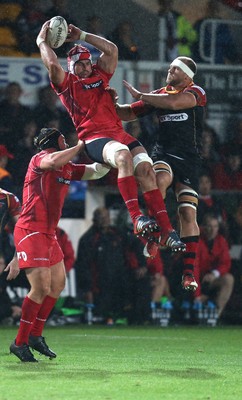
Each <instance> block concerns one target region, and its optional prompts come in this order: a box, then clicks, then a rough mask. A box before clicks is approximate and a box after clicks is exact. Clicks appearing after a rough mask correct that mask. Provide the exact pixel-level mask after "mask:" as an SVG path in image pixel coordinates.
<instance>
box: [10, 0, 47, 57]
mask: <svg viewBox="0 0 242 400" xmlns="http://www.w3.org/2000/svg"><path fill="white" fill-rule="evenodd" d="M42 8H43V4H42V2H40V1H39V0H25V2H24V8H23V10H22V12H21V13H20V14H19V16H18V17H17V20H16V22H15V31H16V37H17V38H18V47H19V49H20V50H21V51H22V52H23V53H25V54H26V56H33V55H38V56H39V51H38V47H37V45H36V37H37V35H38V33H39V31H40V29H41V26H42V25H43V23H44V22H45V21H46V20H47V17H46V14H45V13H44V11H43V9H42Z"/></svg>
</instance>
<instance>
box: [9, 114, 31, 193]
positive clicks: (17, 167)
mask: <svg viewBox="0 0 242 400" xmlns="http://www.w3.org/2000/svg"><path fill="white" fill-rule="evenodd" d="M36 134H37V125H36V123H35V121H34V120H29V121H27V122H26V123H25V125H24V128H23V138H22V139H21V140H19V141H18V143H17V148H18V151H17V152H16V155H15V158H14V162H12V163H11V166H10V171H11V174H12V176H13V180H14V184H15V187H16V191H15V193H16V194H17V195H18V196H22V189H23V183H24V178H25V174H26V172H27V168H28V165H29V161H30V159H31V158H32V157H33V155H34V154H35V153H36V148H35V147H34V136H36Z"/></svg>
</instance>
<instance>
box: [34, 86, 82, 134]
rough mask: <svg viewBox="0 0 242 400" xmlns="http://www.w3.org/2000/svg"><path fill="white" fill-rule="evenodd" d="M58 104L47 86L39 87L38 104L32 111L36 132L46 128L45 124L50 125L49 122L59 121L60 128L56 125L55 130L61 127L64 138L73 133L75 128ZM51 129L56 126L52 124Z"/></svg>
mask: <svg viewBox="0 0 242 400" xmlns="http://www.w3.org/2000/svg"><path fill="white" fill-rule="evenodd" d="M58 103H59V99H58V96H57V94H56V93H55V92H54V90H52V88H51V87H50V86H49V85H47V86H43V87H41V88H40V89H39V91H38V103H37V104H36V105H35V107H34V109H33V119H34V120H35V122H36V124H37V129H38V130H40V129H41V128H42V127H43V126H45V127H47V123H48V124H49V125H51V124H50V121H58V120H59V124H60V126H59V125H58V127H57V128H56V129H59V128H60V127H61V131H62V132H63V134H64V135H65V136H66V135H67V134H71V133H72V132H75V128H74V126H73V123H72V120H71V118H70V116H69V115H68V113H67V112H66V110H64V109H63V108H62V106H61V105H60V104H58ZM51 127H56V126H55V125H53V123H52V125H51Z"/></svg>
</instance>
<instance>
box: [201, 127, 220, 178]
mask: <svg viewBox="0 0 242 400" xmlns="http://www.w3.org/2000/svg"><path fill="white" fill-rule="evenodd" d="M201 145H202V146H201V156H202V158H203V170H204V171H207V172H208V173H210V172H211V171H212V169H213V166H214V164H215V163H217V162H219V161H220V154H219V151H218V149H219V139H218V135H217V133H216V132H215V130H214V129H213V128H211V127H210V126H208V125H206V126H204V128H203V132H202V142H201Z"/></svg>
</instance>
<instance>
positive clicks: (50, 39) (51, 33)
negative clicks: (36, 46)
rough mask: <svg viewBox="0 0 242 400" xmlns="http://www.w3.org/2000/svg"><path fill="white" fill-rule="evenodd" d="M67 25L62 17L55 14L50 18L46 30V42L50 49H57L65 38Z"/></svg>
mask: <svg viewBox="0 0 242 400" xmlns="http://www.w3.org/2000/svg"><path fill="white" fill-rule="evenodd" d="M67 33H68V25H67V22H66V20H65V19H64V18H63V17H60V16H57V17H53V18H51V20H50V25H49V29H48V32H47V37H46V39H47V43H48V45H49V46H50V47H51V48H52V49H58V47H60V46H62V45H63V43H64V42H65V40H66V38H67Z"/></svg>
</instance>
